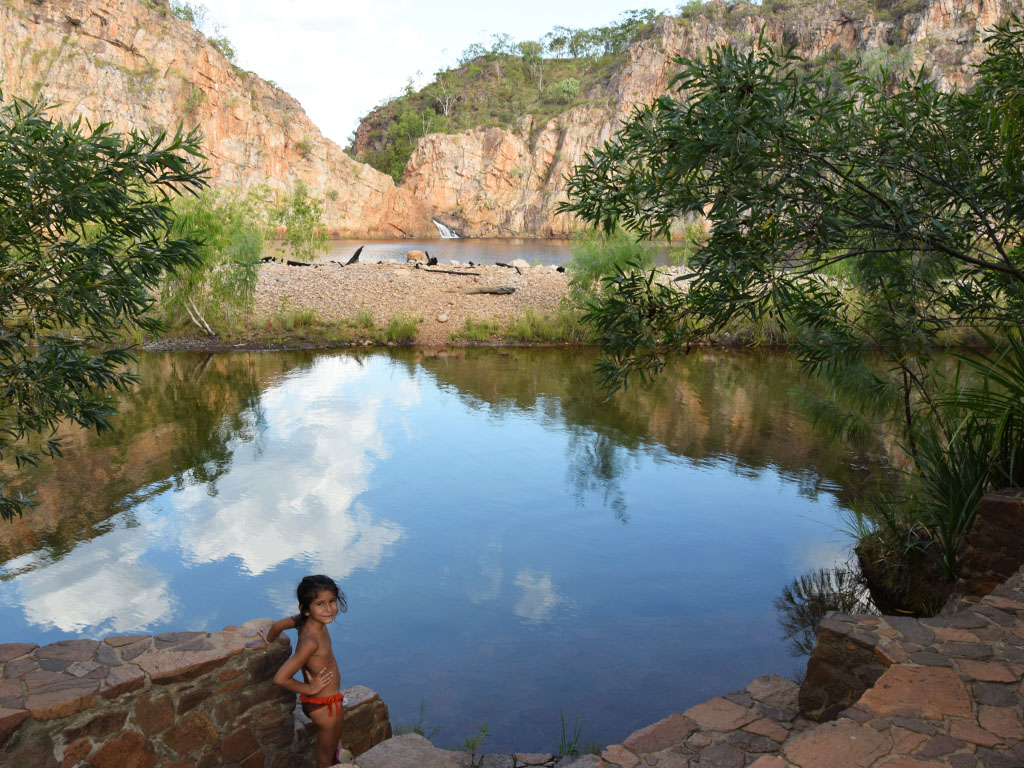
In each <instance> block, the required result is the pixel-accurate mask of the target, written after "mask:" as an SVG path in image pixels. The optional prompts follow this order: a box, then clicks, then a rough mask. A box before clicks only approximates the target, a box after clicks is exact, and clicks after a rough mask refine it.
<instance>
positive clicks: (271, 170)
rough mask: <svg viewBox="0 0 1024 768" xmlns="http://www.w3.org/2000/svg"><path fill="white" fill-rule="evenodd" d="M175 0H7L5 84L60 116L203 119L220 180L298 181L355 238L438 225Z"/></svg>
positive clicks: (214, 176) (1, 72)
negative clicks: (244, 66) (196, 24)
mask: <svg viewBox="0 0 1024 768" xmlns="http://www.w3.org/2000/svg"><path fill="white" fill-rule="evenodd" d="M166 6H167V2H166V0H162V2H161V3H151V2H146V1H145V0H10V1H9V2H5V3H3V4H0V30H2V35H3V47H2V54H0V87H2V89H3V92H4V96H5V97H8V98H9V97H12V96H20V97H23V98H39V97H42V98H44V99H45V100H46V101H47V102H51V103H55V104H57V105H58V107H57V108H56V110H55V114H56V115H58V116H80V117H82V118H84V119H85V120H87V121H89V122H91V123H92V124H94V125H96V124H98V123H101V122H110V123H112V124H113V126H114V128H116V129H118V130H122V131H127V130H130V129H132V128H137V129H145V130H163V129H167V128H171V129H173V126H175V125H177V124H178V123H179V122H183V123H184V125H185V127H186V128H192V127H195V126H198V127H199V128H200V130H201V131H202V133H203V135H204V143H203V146H204V152H205V154H206V156H207V160H208V163H209V165H210V168H211V171H212V173H211V176H210V182H211V184H213V185H214V186H233V187H240V188H243V189H247V188H249V187H252V186H255V185H261V184H265V185H267V186H268V187H269V188H270V189H271V190H272V191H289V190H291V189H292V187H293V186H294V184H295V182H296V181H298V180H302V181H304V182H305V183H306V184H307V185H308V186H309V188H310V191H311V192H312V193H313V194H314V195H315V196H317V197H319V198H321V199H323V200H324V201H325V206H326V219H327V223H328V225H329V226H330V227H331V229H333V230H335V231H336V232H337V233H339V234H349V235H353V236H377V237H401V236H404V235H409V236H423V235H431V234H433V235H435V236H436V234H437V230H436V229H435V227H434V225H433V224H432V223H431V221H430V216H429V215H428V212H427V211H426V210H424V209H423V207H422V206H421V205H420V204H419V203H418V202H417V201H416V199H415V198H414V197H413V196H412V195H411V194H410V193H409V192H408V191H406V190H403V189H398V188H396V187H395V184H394V182H393V181H392V180H391V178H390V177H389V176H386V175H385V174H382V173H378V172H377V171H376V170H374V169H373V168H371V167H369V166H367V165H364V164H362V163H358V162H356V161H355V160H353V159H352V158H350V157H349V156H348V155H346V154H345V153H344V152H343V151H342V150H341V148H340V147H338V146H337V145H336V144H334V143H333V142H331V141H330V140H328V139H326V138H324V136H323V135H322V134H321V133H320V131H319V130H318V129H317V127H316V126H315V125H313V123H312V122H310V120H309V118H308V117H307V116H306V114H305V112H303V110H302V107H301V106H300V105H299V103H298V102H297V101H296V100H295V99H293V98H292V97H291V96H289V95H288V94H287V93H285V92H284V91H283V90H281V89H280V88H278V87H276V86H275V85H273V84H272V83H269V82H267V81H265V80H262V79H260V78H259V77H257V76H256V75H255V74H253V73H251V72H245V71H243V70H241V69H239V68H237V67H235V66H234V65H232V63H231V62H230V61H229V60H228V59H227V58H225V57H224V56H223V55H222V54H221V53H220V52H219V51H218V50H217V48H216V47H214V46H213V45H211V44H210V42H209V41H208V40H207V39H206V38H205V37H204V36H203V35H201V34H199V33H198V32H196V31H195V30H194V29H193V28H192V27H191V26H190V25H189V24H187V23H186V22H184V21H182V20H180V19H178V18H175V17H174V16H173V15H172V14H171V13H170V12H169V10H168V8H167V7H166Z"/></svg>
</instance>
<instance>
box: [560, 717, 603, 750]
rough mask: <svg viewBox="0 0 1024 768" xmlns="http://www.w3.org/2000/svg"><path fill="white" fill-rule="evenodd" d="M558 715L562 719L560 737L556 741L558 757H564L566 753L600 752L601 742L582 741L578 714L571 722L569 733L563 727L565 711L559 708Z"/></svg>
mask: <svg viewBox="0 0 1024 768" xmlns="http://www.w3.org/2000/svg"><path fill="white" fill-rule="evenodd" d="M559 715H560V716H561V719H562V738H561V739H559V741H558V755H559V756H560V757H564V756H566V755H599V754H601V750H602V749H604V745H603V744H600V743H598V742H596V741H587V742H584V741H583V739H582V735H583V726H582V725H580V718H579V715H577V716H576V719H575V721H574V722H573V726H572V732H571V733H570V732H568V731H566V729H565V712H564V711H563V710H561V709H560V710H559Z"/></svg>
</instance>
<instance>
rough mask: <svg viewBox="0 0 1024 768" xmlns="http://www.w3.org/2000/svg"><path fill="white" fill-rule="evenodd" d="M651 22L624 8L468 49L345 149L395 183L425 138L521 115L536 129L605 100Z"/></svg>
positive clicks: (648, 14)
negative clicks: (601, 20)
mask: <svg viewBox="0 0 1024 768" xmlns="http://www.w3.org/2000/svg"><path fill="white" fill-rule="evenodd" d="M655 18H656V13H655V12H654V11H653V10H651V9H644V10H640V11H627V12H626V13H624V14H622V17H621V19H620V21H618V22H617V23H613V24H610V25H608V26H606V27H595V28H593V29H570V28H567V27H555V28H554V29H553V30H552V31H551V32H549V33H547V34H546V35H544V36H543V37H542V38H541V39H540V40H527V41H525V42H515V41H513V40H512V38H511V37H509V36H508V35H495V36H494V37H493V38H492V41H491V44H490V46H485V45H481V44H474V45H471V46H469V48H467V49H466V50H465V51H464V52H463V54H462V56H461V57H460V60H459V65H458V66H457V67H455V68H453V69H447V70H443V71H440V72H438V73H437V75H436V76H435V78H434V81H433V82H431V83H430V84H429V85H427V86H426V87H424V88H422V89H420V90H419V91H417V90H415V89H414V88H413V85H412V79H411V78H410V80H409V84H408V85H407V86H406V88H405V91H404V92H403V93H402V94H401V95H400V96H397V97H395V98H393V99H390V100H388V101H386V102H385V103H384V104H382V105H381V106H379V107H378V108H377V109H375V110H374V111H373V112H372V113H371V114H370V115H368V116H367V117H366V118H364V120H363V122H362V124H361V126H360V128H359V131H358V132H357V134H356V136H355V139H354V141H353V144H352V146H351V147H349V150H348V151H349V152H350V153H351V154H352V155H353V156H354V157H355V158H356V159H358V160H360V161H362V162H365V163H369V164H370V165H372V166H373V167H374V168H376V169H377V170H379V171H382V172H384V173H387V174H389V175H390V176H391V177H392V178H393V179H394V180H395V181H396V182H399V181H401V179H402V173H403V171H404V170H405V165H406V163H407V162H408V161H409V157H410V156H411V155H412V152H413V150H414V149H415V148H416V143H417V142H418V141H419V139H420V138H421V137H423V136H426V135H427V134H428V133H458V132H459V131H464V130H467V129H470V128H476V127H482V126H491V125H497V126H501V127H502V128H511V127H513V126H515V125H516V124H517V123H518V122H519V121H520V120H521V119H522V118H524V117H525V116H526V115H532V116H533V120H534V125H543V124H544V123H546V122H547V121H548V120H550V119H552V118H553V117H556V116H557V115H560V114H562V113H563V112H565V111H566V110H568V109H571V108H572V107H575V106H578V105H580V104H585V103H590V102H593V101H595V100H596V101H600V100H601V99H603V98H605V96H604V94H605V93H606V89H605V88H603V87H602V86H603V85H604V84H605V83H606V82H607V80H608V79H609V77H610V76H611V74H612V72H614V71H615V69H616V67H618V66H619V65H620V64H622V63H623V62H624V61H625V59H626V51H627V49H628V47H629V45H630V43H632V42H633V41H634V40H636V39H638V38H640V37H642V36H643V35H644V34H645V33H647V32H648V31H649V30H650V29H651V26H652V24H653V22H654V20H655Z"/></svg>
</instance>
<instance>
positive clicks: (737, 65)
mask: <svg viewBox="0 0 1024 768" xmlns="http://www.w3.org/2000/svg"><path fill="white" fill-rule="evenodd" d="M1022 50H1024V28H1022V27H1021V25H1020V23H1019V22H1018V21H1017V20H1016V19H1014V20H1012V21H1010V22H1007V23H1006V24H1004V25H1002V26H1000V27H999V28H998V29H997V30H996V31H995V33H994V35H993V36H992V38H991V39H990V41H989V53H990V55H989V58H988V59H987V60H986V61H985V62H984V64H983V65H982V66H981V67H980V69H979V73H978V74H979V78H978V82H977V84H976V86H975V87H974V88H973V89H972V90H971V91H970V92H968V93H958V92H953V93H944V92H942V91H940V90H939V89H938V88H937V87H936V85H935V84H934V83H933V82H931V81H929V80H927V79H926V78H925V77H924V75H923V74H920V73H919V74H918V75H916V76H914V77H912V78H902V77H900V76H897V75H894V74H893V73H891V72H889V71H886V70H884V69H882V70H880V71H876V72H875V73H865V72H863V71H861V70H860V69H858V68H857V66H856V64H855V63H854V62H827V63H825V64H821V65H818V66H812V64H811V63H810V62H808V61H806V60H804V59H801V58H799V57H797V56H795V55H793V54H792V53H791V52H788V51H782V50H779V49H777V48H773V47H771V46H768V45H765V43H764V41H763V39H762V40H761V41H760V43H759V44H758V45H756V46H755V47H754V49H753V50H751V51H750V52H748V53H741V52H739V51H738V50H736V49H735V48H732V47H729V46H719V47H717V48H715V49H713V50H709V52H708V54H707V56H706V57H705V58H703V59H700V60H688V59H680V60H678V63H679V64H680V66H681V68H682V71H681V73H680V74H679V75H678V76H677V77H676V78H675V79H674V80H673V87H674V88H675V89H676V90H677V92H678V93H679V97H663V98H660V99H658V100H657V101H655V102H654V104H653V105H651V106H649V107H645V108H642V109H639V110H637V112H636V113H635V114H634V115H633V117H632V119H631V120H630V122H629V123H628V124H626V125H625V126H624V127H623V128H622V129H621V130H620V132H619V133H618V134H617V136H616V137H615V139H614V140H613V141H611V142H609V143H607V144H606V145H605V146H604V147H603V148H600V149H598V150H595V151H594V152H592V153H591V154H590V155H589V157H588V158H587V160H586V162H585V163H584V164H583V165H581V166H578V167H577V168H576V169H575V170H574V173H573V175H572V177H571V178H570V180H569V183H568V194H569V200H568V202H566V203H564V204H563V205H562V207H561V210H563V211H569V212H572V213H575V214H577V215H578V216H580V217H581V218H582V219H584V220H585V221H587V222H590V223H593V224H595V225H600V226H602V227H603V228H604V229H606V230H608V231H611V230H613V229H615V228H616V227H620V226H621V227H624V228H626V229H628V230H632V231H634V232H636V233H638V234H639V235H641V236H644V237H655V236H667V235H669V234H670V231H671V228H672V226H673V225H674V224H675V223H676V222H677V221H678V220H680V219H682V218H684V217H686V216H694V215H697V216H706V217H707V219H708V221H709V223H710V233H709V235H710V236H709V237H708V238H707V240H706V241H705V242H704V244H703V245H702V247H700V248H699V249H697V251H696V252H695V253H694V254H693V256H692V257H691V260H690V270H689V271H688V273H687V274H685V275H684V276H682V277H681V278H680V279H679V280H678V281H677V282H675V283H673V284H669V285H662V284H659V283H658V282H656V281H654V280H653V279H652V277H651V275H650V274H649V273H644V272H642V271H638V270H636V271H623V273H622V274H619V275H617V276H616V277H615V278H614V279H613V280H612V281H611V283H610V284H609V285H608V288H609V290H607V291H605V292H604V294H603V295H602V297H601V298H600V299H599V301H598V302H597V304H596V305H594V306H593V307H592V311H591V313H590V315H589V319H590V321H591V322H592V323H593V324H594V325H595V326H596V327H597V328H598V329H599V331H600V333H601V337H602V340H603V343H604V346H605V350H606V352H607V360H606V362H605V366H604V370H605V374H606V375H607V377H608V381H609V382H610V383H613V384H615V383H620V384H621V383H622V382H623V381H625V379H626V378H627V377H628V376H629V375H631V374H640V375H645V374H648V373H653V372H657V371H658V370H660V368H661V365H662V359H663V353H664V352H665V351H666V350H668V351H672V350H678V349H680V348H682V347H685V345H686V344H687V343H689V342H692V341H697V340H701V339H705V338H708V337H709V336H712V335H714V334H716V333H720V332H721V331H722V330H723V329H725V328H727V327H729V325H730V324H731V323H735V322H736V321H737V320H739V319H743V320H746V321H748V322H749V323H751V324H753V325H755V326H758V327H762V328H766V327H767V328H768V329H769V330H770V332H771V333H772V334H773V338H778V339H780V340H784V341H786V342H787V343H789V344H790V345H792V346H793V348H794V349H795V351H796V353H797V354H798V356H799V357H800V359H801V360H802V361H804V362H805V363H806V364H807V365H808V367H810V368H811V369H814V370H819V371H821V370H827V369H836V368H837V367H840V366H843V365H847V364H850V365H852V364H855V363H854V361H856V360H859V359H861V353H862V352H863V351H864V350H866V349H868V348H882V349H885V350H888V351H889V353H890V356H891V357H892V359H893V360H894V361H897V371H898V373H899V379H900V388H901V389H902V390H904V391H905V392H907V393H908V396H909V392H911V391H913V390H914V389H915V388H918V385H919V384H921V381H920V380H919V379H918V376H919V375H920V373H919V370H918V368H917V367H916V366H915V359H916V358H917V357H918V356H920V355H926V354H927V352H928V350H929V349H930V348H931V346H932V345H933V344H934V342H935V341H936V339H937V338H938V337H939V336H940V335H941V334H942V333H944V332H946V331H948V330H949V329H950V328H953V327H957V326H982V327H986V328H993V327H995V328H1006V327H1015V326H1018V325H1019V324H1020V319H1021V317H1022V316H1024V315H1022V310H1024V248H1022V245H1024V244H1022V238H1021V226H1022V223H1024V175H1022V168H1021V165H1022V164H1021V162H1020V158H1019V154H1020V150H1019V145H1018V144H1016V143H1015V138H1014V137H1015V136H1018V135H1019V134H1018V133H1015V131H1019V130H1020V129H1019V127H1017V128H1014V126H1020V125H1021V124H1022V123H1024V121H1022V119H1021V116H1022V115H1024V99H1022V97H1021V96H1020V94H1021V93H1022V92H1024V67H1022V66H1020V59H1021V56H1022ZM904 385H905V386H904Z"/></svg>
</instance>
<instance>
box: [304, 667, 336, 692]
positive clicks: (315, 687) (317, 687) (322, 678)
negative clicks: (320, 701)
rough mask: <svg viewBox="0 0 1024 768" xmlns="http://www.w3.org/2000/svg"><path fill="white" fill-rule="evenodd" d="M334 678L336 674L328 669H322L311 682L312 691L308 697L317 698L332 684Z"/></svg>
mask: <svg viewBox="0 0 1024 768" xmlns="http://www.w3.org/2000/svg"><path fill="white" fill-rule="evenodd" d="M332 677H334V673H333V672H331V670H329V669H328V668H327V667H324V668H323V669H321V670H320V671H319V672H318V673H317V674H316V676H315V677H314V678H313V679H312V680H310V681H309V687H310V691H309V693H307V694H306V695H307V696H316V695H317V694H318V693H320V691H322V690H323V689H324V688H326V687H327V686H328V685H330V684H331V678H332Z"/></svg>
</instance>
